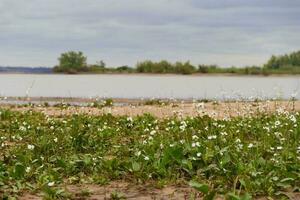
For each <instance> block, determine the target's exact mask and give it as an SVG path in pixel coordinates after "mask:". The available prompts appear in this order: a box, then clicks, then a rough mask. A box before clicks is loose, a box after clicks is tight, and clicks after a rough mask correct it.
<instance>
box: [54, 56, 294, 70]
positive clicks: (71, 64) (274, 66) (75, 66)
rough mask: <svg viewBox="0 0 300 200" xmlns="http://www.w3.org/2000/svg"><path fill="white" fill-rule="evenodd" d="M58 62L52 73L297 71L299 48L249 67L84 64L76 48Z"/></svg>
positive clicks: (163, 62)
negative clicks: (262, 63) (264, 62)
mask: <svg viewBox="0 0 300 200" xmlns="http://www.w3.org/2000/svg"><path fill="white" fill-rule="evenodd" d="M58 61H59V64H58V65H57V66H55V67H54V68H53V72H55V73H70V74H76V73H155V74H167V73H172V74H194V73H202V74H207V73H210V74H214V73H215V74H216V73H230V74H252V75H259V74H262V75H268V74H290V73H293V74H294V73H297V74H300V51H297V52H292V53H290V54H285V55H279V56H275V55H273V56H272V57H271V58H270V59H269V60H268V62H267V63H266V64H265V65H263V66H248V67H243V68H240V67H229V68H224V67H219V66H218V65H203V64H200V65H198V66H195V65H192V64H191V63H190V62H189V61H186V62H180V61H178V62H175V63H171V62H169V61H166V60H162V61H158V62H155V61H151V60H146V61H142V62H138V63H137V64H136V66H135V67H129V66H120V67H107V66H106V64H105V62H104V61H102V60H101V61H98V62H96V63H95V64H87V57H86V56H84V54H83V53H82V52H81V51H79V52H76V51H69V52H65V53H62V54H61V55H60V57H59V58H58Z"/></svg>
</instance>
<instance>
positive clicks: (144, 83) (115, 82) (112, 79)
mask: <svg viewBox="0 0 300 200" xmlns="http://www.w3.org/2000/svg"><path fill="white" fill-rule="evenodd" d="M299 89H300V77H299V76H291V77H251V76H242V77H230V76H177V75H174V76H171V75H168V76H159V75H155V76H154V75H150V76H147V75H31V74H30V75H26V74H1V75H0V95H1V96H27V95H28V96H30V97H96V96H98V97H112V98H152V97H154V98H182V99H187V98H196V99H203V98H208V99H241V98H242V97H243V98H247V99H249V98H256V97H261V98H276V97H280V98H285V99H288V98H290V97H291V95H293V94H295V93H296V92H298V91H299ZM296 98H298V99H299V98H300V94H299V93H297V95H296Z"/></svg>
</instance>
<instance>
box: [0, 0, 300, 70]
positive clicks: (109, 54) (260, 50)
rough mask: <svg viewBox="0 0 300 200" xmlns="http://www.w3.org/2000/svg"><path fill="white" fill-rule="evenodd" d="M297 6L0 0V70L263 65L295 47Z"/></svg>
mask: <svg viewBox="0 0 300 200" xmlns="http://www.w3.org/2000/svg"><path fill="white" fill-rule="evenodd" d="M299 10H300V3H297V1H279V0H272V1H271V0H254V1H242V0H222V1H220V0H218V1H217V0H206V1H197V0H187V1H182V0H153V1H140V0H110V1H107V0H1V2H0V32H1V33H0V44H1V45H0V65H35V66H40V65H43V66H52V65H55V64H56V58H57V57H58V55H59V54H60V53H61V52H63V51H67V50H82V51H83V52H84V53H85V54H87V55H88V57H89V62H91V63H92V62H95V61H96V60H100V59H104V60H105V61H107V63H108V64H110V65H122V64H129V65H132V64H135V63H136V62H137V61H139V60H143V59H155V60H160V59H169V60H171V61H175V60H190V61H191V62H193V63H216V64H220V65H226V66H229V65H251V64H262V63H263V62H265V60H266V59H267V58H268V57H269V56H270V55H271V54H272V53H276V54H277V53H285V52H289V51H292V50H296V49H297V48H299V46H300V38H299V37H298V35H299V33H300V28H298V27H299V25H300V17H299V16H300V11H299Z"/></svg>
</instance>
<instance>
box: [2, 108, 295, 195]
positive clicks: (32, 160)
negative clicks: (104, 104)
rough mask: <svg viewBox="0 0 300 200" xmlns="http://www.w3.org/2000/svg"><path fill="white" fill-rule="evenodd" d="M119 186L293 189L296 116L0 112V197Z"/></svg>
mask: <svg viewBox="0 0 300 200" xmlns="http://www.w3.org/2000/svg"><path fill="white" fill-rule="evenodd" d="M119 179H122V180H127V181H130V182H136V183H141V182H148V181H149V182H160V183H162V182H164V183H181V184H186V185H188V184H189V185H190V186H192V187H194V188H196V189H197V190H199V191H200V192H202V193H203V194H205V195H206V196H207V199H213V196H215V194H216V193H218V194H227V196H228V197H230V198H229V199H245V198H246V199H249V195H252V196H256V195H267V196H275V195H277V194H283V193H284V191H286V190H289V191H290V190H297V189H298V190H299V188H297V187H299V185H300V116H299V113H288V112H285V111H280V110H279V111H278V112H277V113H276V114H272V115H266V114H259V115H257V116H253V117H237V118H232V119H230V120H228V119H224V120H217V119H213V118H210V117H208V116H203V117H200V116H198V117H188V118H185V119H181V118H176V117H173V118H167V119H157V118H155V117H153V116H150V115H147V114H145V115H143V116H138V117H135V118H131V117H125V116H112V115H102V116H91V115H73V116H58V117H51V116H47V115H44V114H42V113H37V112H33V111H26V112H16V111H11V110H4V109H1V110H0V198H3V199H4V198H8V197H13V196H15V197H16V196H18V195H20V194H22V192H24V191H26V190H27V191H28V190H30V191H35V192H42V193H44V197H45V198H46V199H56V198H67V196H68V195H70V194H68V192H67V191H65V190H64V185H66V184H80V183H83V184H87V183H95V184H103V183H107V182H109V181H111V180H119ZM112 196H113V197H116V198H119V196H118V195H117V194H112ZM239 196H240V197H241V198H240V197H239ZM210 197H212V198H210ZM244 197H245V198H244ZM250 198H251V197H250Z"/></svg>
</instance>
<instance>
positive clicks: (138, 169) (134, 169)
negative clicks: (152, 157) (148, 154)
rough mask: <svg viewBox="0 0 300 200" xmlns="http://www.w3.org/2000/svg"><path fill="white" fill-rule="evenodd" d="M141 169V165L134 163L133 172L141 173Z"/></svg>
mask: <svg viewBox="0 0 300 200" xmlns="http://www.w3.org/2000/svg"><path fill="white" fill-rule="evenodd" d="M140 169H141V165H140V163H138V162H133V163H132V170H133V171H134V172H137V171H140Z"/></svg>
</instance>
